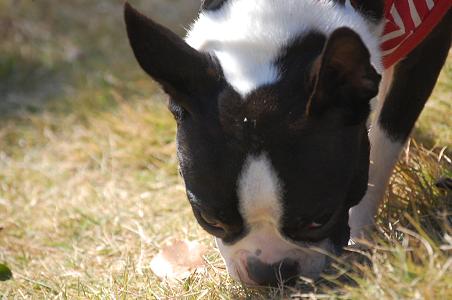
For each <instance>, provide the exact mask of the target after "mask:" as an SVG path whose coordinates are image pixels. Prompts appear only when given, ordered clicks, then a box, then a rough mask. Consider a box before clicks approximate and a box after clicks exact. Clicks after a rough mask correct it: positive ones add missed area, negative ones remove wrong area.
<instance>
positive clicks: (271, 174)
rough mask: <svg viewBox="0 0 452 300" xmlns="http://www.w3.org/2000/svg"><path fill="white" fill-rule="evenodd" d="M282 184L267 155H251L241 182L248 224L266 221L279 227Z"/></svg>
mask: <svg viewBox="0 0 452 300" xmlns="http://www.w3.org/2000/svg"><path fill="white" fill-rule="evenodd" d="M281 188H282V187H281V183H280V181H279V179H278V176H277V174H276V172H275V170H274V169H273V166H272V165H271V162H270V160H269V159H268V157H267V155H266V154H260V155H259V156H249V157H248V158H247V160H246V162H245V165H244V167H243V170H242V173H241V175H240V178H239V181H238V198H239V210H240V213H241V214H242V217H243V219H244V220H245V222H246V223H247V224H252V223H253V222H256V221H258V220H262V219H263V220H266V221H269V222H271V223H273V224H274V225H275V226H276V227H278V226H279V221H280V219H281V215H282V212H283V207H282V202H281V201H282V199H281Z"/></svg>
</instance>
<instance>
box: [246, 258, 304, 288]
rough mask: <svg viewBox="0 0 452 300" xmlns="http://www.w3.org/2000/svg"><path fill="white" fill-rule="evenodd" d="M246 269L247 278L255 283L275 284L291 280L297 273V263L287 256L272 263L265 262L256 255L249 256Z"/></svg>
mask: <svg viewBox="0 0 452 300" xmlns="http://www.w3.org/2000/svg"><path fill="white" fill-rule="evenodd" d="M247 270H248V276H249V278H250V279H251V280H253V281H254V282H255V283H256V284H258V285H270V286H277V285H279V284H290V283H291V282H293V281H294V280H295V279H296V277H297V275H298V274H299V264H298V262H297V261H295V260H292V259H288V258H286V259H283V260H281V261H279V262H276V263H274V264H266V263H263V262H262V261H261V260H259V259H258V258H256V257H249V258H248V259H247Z"/></svg>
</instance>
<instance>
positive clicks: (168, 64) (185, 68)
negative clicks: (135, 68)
mask: <svg viewBox="0 0 452 300" xmlns="http://www.w3.org/2000/svg"><path fill="white" fill-rule="evenodd" d="M124 18H125V22H126V26H127V34H128V36H129V41H130V45H131V46H132V49H133V52H134V54H135V57H136V58H137V60H138V63H139V64H140V66H141V67H142V68H143V70H144V71H145V72H146V73H148V74H149V75H150V76H151V77H152V78H153V79H155V80H156V81H157V82H159V83H160V84H161V85H162V86H163V88H164V90H165V91H166V92H167V93H168V94H169V95H170V96H172V98H173V100H175V101H176V102H178V103H179V104H180V105H182V106H183V107H184V108H186V109H187V110H188V111H191V110H193V109H196V105H197V104H196V102H197V101H199V98H200V97H202V96H203V95H206V94H207V95H209V94H210V93H211V92H212V90H213V89H215V88H218V85H219V82H220V79H219V78H220V76H219V74H218V73H219V72H218V71H217V69H216V67H215V64H214V63H213V61H212V59H211V57H210V56H209V55H208V54H204V53H201V52H198V51H197V50H195V49H193V48H192V47H190V46H189V45H188V44H187V43H185V41H184V40H183V39H182V38H180V37H179V36H177V35H176V34H175V33H173V32H172V31H170V30H169V29H167V28H165V27H163V26H161V25H159V24H157V23H155V22H154V21H152V20H150V19H149V18H147V17H146V16H144V15H142V14H141V13H139V12H138V11H136V10H135V9H134V8H133V7H132V6H130V4H128V3H127V2H126V3H125V6H124Z"/></svg>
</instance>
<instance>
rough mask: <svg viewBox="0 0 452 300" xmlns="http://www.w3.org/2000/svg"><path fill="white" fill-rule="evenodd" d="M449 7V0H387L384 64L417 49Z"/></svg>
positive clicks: (392, 63)
mask: <svg viewBox="0 0 452 300" xmlns="http://www.w3.org/2000/svg"><path fill="white" fill-rule="evenodd" d="M451 6H452V0H386V5H385V18H386V24H385V29H384V32H383V36H382V40H381V49H382V54H383V65H384V67H385V68H386V69H387V68H389V67H391V66H392V65H394V64H395V63H397V62H398V61H399V60H400V59H402V58H404V57H405V56H407V55H408V54H409V53H410V52H411V51H412V50H413V49H414V48H416V46H417V45H419V43H421V42H422V40H423V39H424V38H425V37H426V36H427V35H428V34H429V33H430V32H431V31H432V30H433V28H434V27H435V26H436V25H437V24H438V23H439V21H441V19H442V18H443V17H444V15H445V14H446V13H447V11H448V10H449V9H450V8H451Z"/></svg>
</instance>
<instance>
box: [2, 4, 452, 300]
mask: <svg viewBox="0 0 452 300" xmlns="http://www.w3.org/2000/svg"><path fill="white" fill-rule="evenodd" d="M135 2H138V3H137V4H141V5H144V3H145V1H141V2H143V3H141V2H140V1H135ZM55 3H56V2H55V1H51V0H42V1H34V2H32V1H13V0H10V1H8V0H0V36H2V37H3V38H2V43H0V53H1V56H0V263H5V264H6V265H8V266H9V268H10V269H11V270H12V272H13V280H9V281H5V282H0V298H5V299H14V298H18V299H22V298H30V299H43V298H57V299H60V298H70V299H86V298H89V299H98V298H101V299H104V298H107V299H113V298H114V299H117V298H121V299H136V298H149V299H154V298H157V299H164V298H175V299H180V298H187V299H198V298H199V299H205V298H207V299H210V298H212V299H230V298H264V299H265V298H280V297H286V298H287V297H290V296H291V295H292V296H293V297H294V298H303V299H323V298H341V299H342V298H343V299H415V298H416V299H448V298H451V297H452V292H451V291H452V256H451V251H452V238H451V236H452V228H451V216H450V212H451V211H452V207H451V206H452V199H451V196H450V194H449V195H447V194H445V193H444V192H441V191H440V190H438V189H436V188H435V187H434V182H435V180H436V179H437V178H439V177H440V176H446V175H447V176H452V168H451V162H450V153H451V152H450V147H451V146H452V138H451V135H452V130H451V126H452V119H451V118H450V116H451V115H452V107H451V102H450V99H451V95H452V59H450V60H449V62H448V64H447V65H446V67H445V68H444V71H443V73H442V75H441V79H440V81H439V84H438V86H437V88H436V90H435V93H434V95H433V97H432V99H431V100H430V102H429V103H428V105H427V108H426V110H425V111H424V113H423V115H422V117H421V119H420V121H419V122H418V124H417V128H416V130H415V132H414V137H415V139H414V140H412V142H411V143H410V146H409V151H407V152H406V153H405V154H404V155H403V156H402V158H401V160H400V162H399V164H398V166H397V169H396V171H395V174H394V176H393V177H392V180H391V186H390V189H389V191H388V194H387V198H388V201H387V202H386V204H385V207H383V209H382V211H381V215H380V218H379V224H380V226H379V233H378V238H377V239H376V240H377V241H378V242H376V244H375V245H372V246H371V250H370V251H369V252H365V253H364V254H363V255H360V254H355V255H351V256H350V257H352V258H347V257H344V258H342V260H341V261H338V262H337V263H336V264H335V265H336V268H337V269H340V270H343V271H344V272H345V271H347V272H345V275H343V276H342V277H340V278H336V277H334V276H335V275H334V272H333V273H332V274H330V275H329V276H327V278H328V279H329V281H330V282H329V283H328V282H327V280H324V281H323V282H320V283H318V284H315V285H314V284H312V283H309V282H304V283H301V282H300V284H299V285H298V286H297V287H296V288H286V289H260V290H253V289H247V288H245V287H242V286H241V285H240V284H237V283H235V282H233V281H232V280H231V279H229V278H228V276H227V274H226V272H225V268H224V265H223V263H222V261H221V258H220V256H219V253H218V251H217V250H216V249H215V247H214V245H213V241H212V238H211V237H210V236H209V235H207V234H206V233H204V232H203V231H202V230H201V229H200V227H199V226H198V225H197V223H196V221H195V219H194V217H193V216H192V213H191V210H190V208H189V206H188V202H187V201H186V199H185V194H184V188H183V185H182V182H181V180H180V178H179V177H178V175H177V161H176V157H175V142H174V134H175V124H174V122H173V120H172V118H171V116H170V114H169V113H168V112H167V110H166V107H165V106H166V103H165V101H166V98H165V96H164V95H163V94H162V93H161V92H160V90H159V89H158V87H157V85H156V84H154V83H152V82H151V81H150V80H148V79H147V78H146V76H145V75H144V74H143V73H142V72H141V71H140V70H139V68H138V66H137V64H136V62H135V61H134V59H133V57H132V54H131V51H130V49H129V46H128V43H127V41H126V37H125V33H124V27H123V24H122V19H121V14H122V12H121V1H119V0H118V1H113V0H111V1H107V0H103V1H100V0H99V1H91V0H72V1H69V0H68V1H58V3H57V4H55ZM5 37H6V38H5ZM443 147H449V150H445V151H444V152H442V151H441V150H442V149H443ZM441 153H443V155H441ZM172 238H188V239H196V240H200V241H201V242H202V243H203V244H206V245H208V246H209V249H210V250H209V252H208V254H207V256H206V260H207V261H208V263H209V267H208V270H207V272H206V273H196V274H193V275H192V276H191V277H190V278H188V279H187V280H185V281H183V282H180V283H176V284H171V283H167V282H161V281H160V280H158V278H156V277H155V276H154V275H153V274H152V272H151V271H150V269H149V262H150V259H151V258H152V256H153V255H155V254H156V253H157V252H158V250H159V249H160V246H161V245H163V244H164V243H165V241H167V240H168V239H172ZM366 256H367V260H370V261H372V262H373V265H372V266H369V265H368V264H367V263H366V262H365V261H366V260H364V259H363V257H366ZM331 282H332V283H331ZM347 282H354V284H347Z"/></svg>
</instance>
